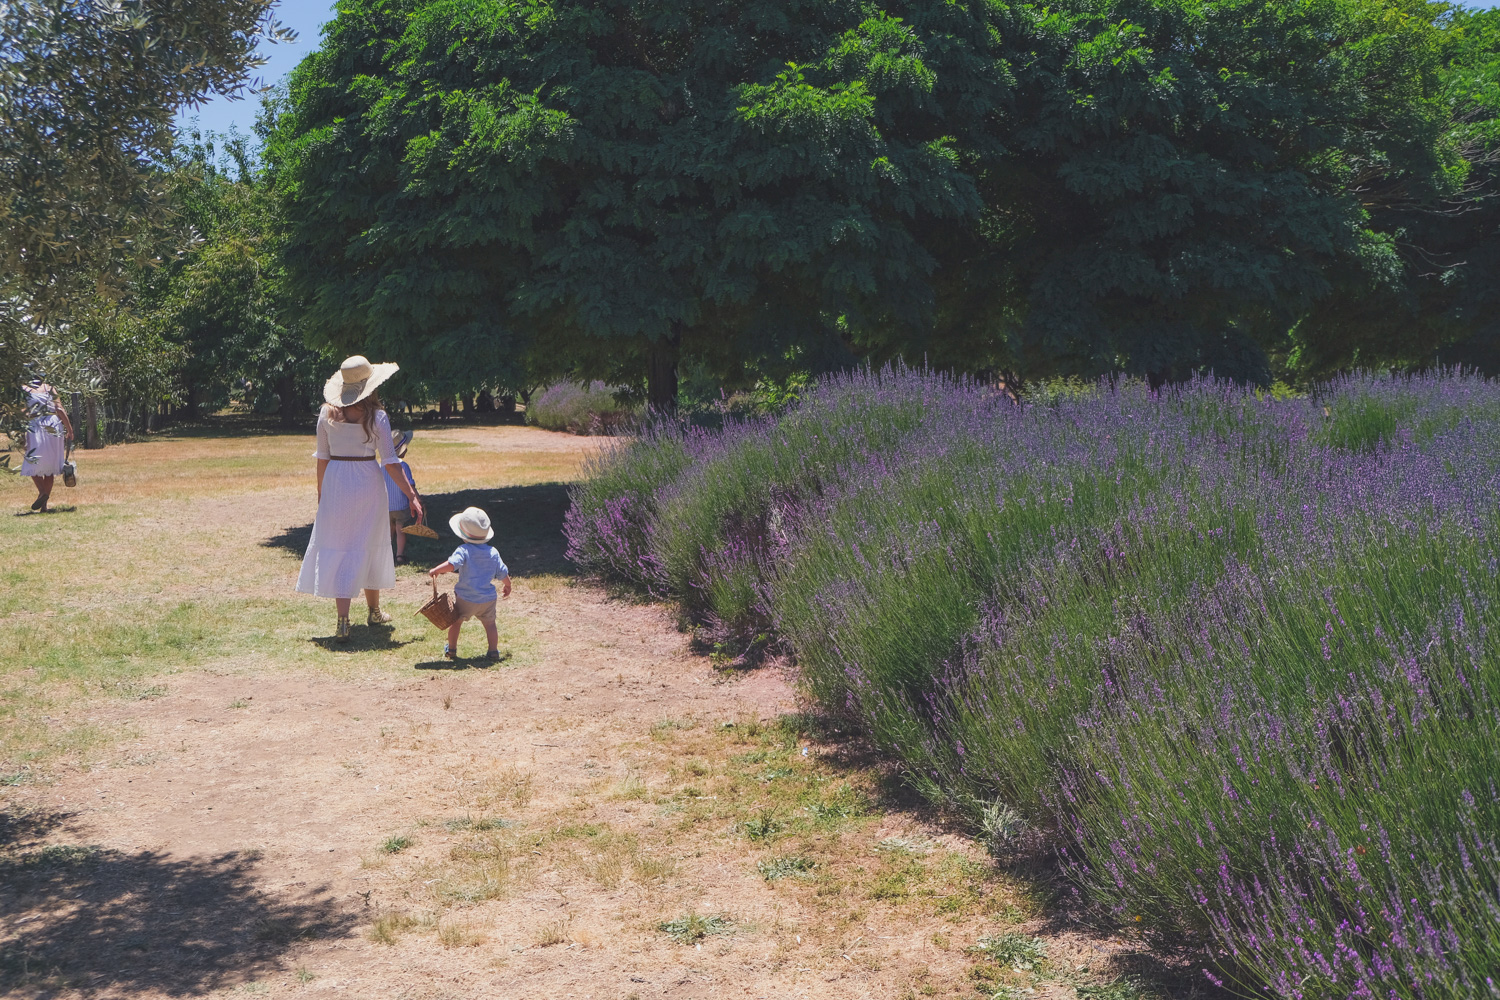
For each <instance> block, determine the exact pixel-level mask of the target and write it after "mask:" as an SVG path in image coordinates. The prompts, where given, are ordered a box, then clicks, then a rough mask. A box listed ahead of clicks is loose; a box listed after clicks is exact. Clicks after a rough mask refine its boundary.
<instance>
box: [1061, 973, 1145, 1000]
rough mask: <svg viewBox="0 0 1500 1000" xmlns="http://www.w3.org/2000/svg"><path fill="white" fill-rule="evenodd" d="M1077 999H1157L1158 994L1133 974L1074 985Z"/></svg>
mask: <svg viewBox="0 0 1500 1000" xmlns="http://www.w3.org/2000/svg"><path fill="white" fill-rule="evenodd" d="M1075 989H1076V990H1077V992H1078V997H1079V1000H1157V998H1158V997H1159V994H1157V993H1156V992H1154V991H1152V990H1150V989H1148V988H1147V987H1146V985H1145V983H1143V982H1142V981H1141V980H1139V979H1136V978H1135V977H1133V976H1121V977H1120V978H1118V979H1115V980H1112V981H1111V982H1108V983H1093V984H1086V985H1083V986H1078V987H1075Z"/></svg>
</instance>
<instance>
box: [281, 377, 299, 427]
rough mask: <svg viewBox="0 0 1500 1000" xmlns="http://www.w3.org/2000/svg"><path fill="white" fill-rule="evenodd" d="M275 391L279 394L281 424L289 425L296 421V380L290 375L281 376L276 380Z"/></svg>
mask: <svg viewBox="0 0 1500 1000" xmlns="http://www.w3.org/2000/svg"><path fill="white" fill-rule="evenodd" d="M276 392H277V394H278V395H280V396H281V406H280V407H279V408H278V412H279V413H280V414H281V426H283V427H290V426H292V425H293V424H295V423H296V422H297V409H298V407H297V380H296V379H295V378H293V377H292V376H291V375H283V376H281V378H279V379H277V380H276Z"/></svg>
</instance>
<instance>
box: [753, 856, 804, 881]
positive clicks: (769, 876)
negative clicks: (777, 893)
mask: <svg viewBox="0 0 1500 1000" xmlns="http://www.w3.org/2000/svg"><path fill="white" fill-rule="evenodd" d="M817 866H818V863H817V862H816V861H814V860H812V859H811V858H804V857H801V856H800V855H783V856H782V857H779V858H771V859H769V860H767V861H762V862H759V863H758V864H757V865H756V866H755V868H756V870H757V871H758V872H760V874H761V877H762V878H764V879H765V880H766V881H767V882H774V881H775V880H776V879H779V878H793V877H802V876H806V875H808V874H810V873H811V872H812V870H813V869H814V868H816V867H817Z"/></svg>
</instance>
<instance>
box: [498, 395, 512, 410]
mask: <svg viewBox="0 0 1500 1000" xmlns="http://www.w3.org/2000/svg"><path fill="white" fill-rule="evenodd" d="M500 412H501V413H515V412H516V397H514V396H501V397H500Z"/></svg>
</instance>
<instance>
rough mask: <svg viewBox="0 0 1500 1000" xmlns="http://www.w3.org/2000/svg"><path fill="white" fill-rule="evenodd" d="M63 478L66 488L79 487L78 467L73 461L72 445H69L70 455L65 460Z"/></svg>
mask: <svg viewBox="0 0 1500 1000" xmlns="http://www.w3.org/2000/svg"><path fill="white" fill-rule="evenodd" d="M62 477H63V485H64V486H77V485H78V465H77V463H75V462H74V461H73V446H72V445H71V444H69V445H68V453H67V455H66V456H65V457H64V460H63V471H62Z"/></svg>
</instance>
